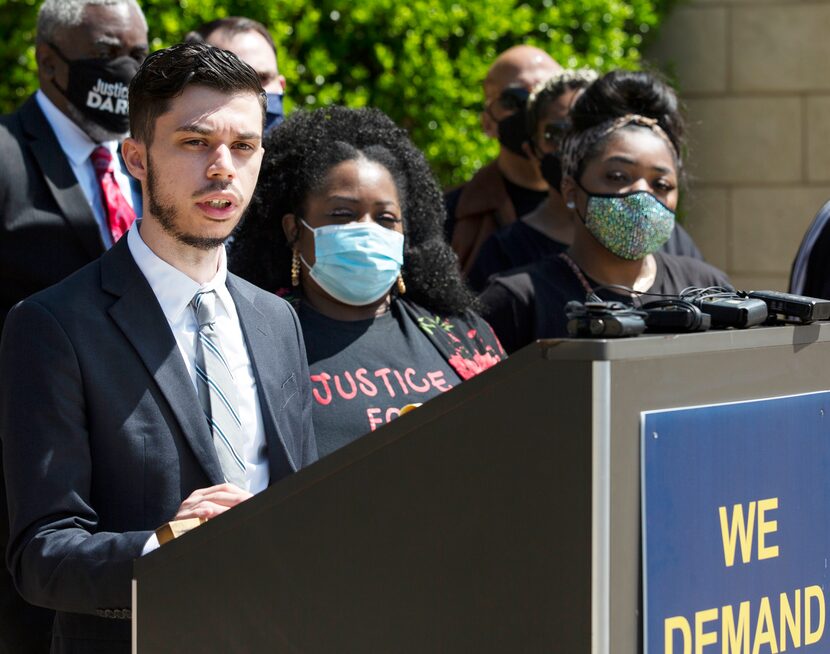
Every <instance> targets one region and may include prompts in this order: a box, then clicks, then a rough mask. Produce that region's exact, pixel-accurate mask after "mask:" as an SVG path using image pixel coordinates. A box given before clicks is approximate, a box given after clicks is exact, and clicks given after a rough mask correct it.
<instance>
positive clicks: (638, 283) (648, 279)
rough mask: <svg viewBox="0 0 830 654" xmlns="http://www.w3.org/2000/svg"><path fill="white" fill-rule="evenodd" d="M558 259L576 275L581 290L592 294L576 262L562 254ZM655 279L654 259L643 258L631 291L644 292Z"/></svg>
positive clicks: (655, 264) (655, 265) (655, 263)
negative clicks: (641, 268) (640, 269)
mask: <svg viewBox="0 0 830 654" xmlns="http://www.w3.org/2000/svg"><path fill="white" fill-rule="evenodd" d="M559 258H560V259H562V261H564V262H565V263H566V264H568V267H569V268H570V269H571V270H572V271H573V274H574V275H576V278H577V279H578V280H579V283H580V284H582V288H583V289H584V290H585V292H586V293H593V292H594V289H593V288H592V287H591V285H590V284H589V283H588V279H587V278H586V277H585V274H584V273H583V272H582V269H581V268H580V267H579V266H578V265H576V262H575V261H574V260H573V259H571V257H570V256H568V255H567V254H566V253H564V252H560V253H559ZM656 277H657V262H656V261H655V259H654V257H652V256H651V255H649V256H647V257H646V258H645V261H644V262H643V272H641V273H640V275H639V276H638V277H637V279H636V280H634V288H633V289H632V290H634V291H638V292H640V293H644V292H646V291H647V290H648V289H650V288H651V287H652V285H653V284H654V280H655V278H656Z"/></svg>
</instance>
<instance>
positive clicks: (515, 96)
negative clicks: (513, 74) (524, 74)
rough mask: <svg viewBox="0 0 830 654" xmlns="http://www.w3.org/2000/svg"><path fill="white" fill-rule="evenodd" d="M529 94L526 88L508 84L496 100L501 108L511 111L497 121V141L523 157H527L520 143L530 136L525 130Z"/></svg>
mask: <svg viewBox="0 0 830 654" xmlns="http://www.w3.org/2000/svg"><path fill="white" fill-rule="evenodd" d="M529 96H530V94H529V93H528V92H527V90H526V89H523V88H520V87H514V86H509V87H507V88H506V89H504V91H502V92H501V95H500V96H499V98H498V100H496V102H498V103H499V105H501V108H502V109H504V110H507V111H512V112H513V113H512V114H510V115H509V116H507V117H506V118H503V119H502V120H500V121H498V134H499V143H501V144H502V145H503V146H504V147H506V148H507V149H508V150H510V152H512V153H514V154H518V155H519V156H520V157H524V158H525V159H527V154H526V153H525V152H524V150H523V149H522V145H524V143H525V141H527V140H528V139H529V138H530V134H528V132H527V99H528V97H529ZM491 116H492V114H491Z"/></svg>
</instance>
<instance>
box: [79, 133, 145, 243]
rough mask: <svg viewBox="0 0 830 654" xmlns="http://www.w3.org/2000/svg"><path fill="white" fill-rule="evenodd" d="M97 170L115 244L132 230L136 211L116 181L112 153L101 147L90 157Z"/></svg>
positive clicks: (96, 174)
mask: <svg viewBox="0 0 830 654" xmlns="http://www.w3.org/2000/svg"><path fill="white" fill-rule="evenodd" d="M89 158H90V159H91V160H92V165H93V166H94V168H95V176H96V177H97V178H98V183H99V184H100V185H101V196H102V198H103V200H104V208H105V209H106V210H107V225H108V226H109V229H110V234H111V235H112V242H113V244H114V243H115V242H116V241H117V240H118V239H119V238H121V237H122V236H124V234H126V233H127V230H128V229H130V226H131V225H132V224H133V221H134V220H135V211H133V208H132V207H131V206H130V204H129V202H127V200H126V198H125V197H124V196H123V195H122V193H121V190H120V189H119V188H118V182H116V181H115V177H114V175H113V168H112V153H111V152H110V151H109V149H107V148H105V147H104V146H103V145H99V146H98V147H97V148H95V149H94V150H93V151H92V154H91V155H90V156H89Z"/></svg>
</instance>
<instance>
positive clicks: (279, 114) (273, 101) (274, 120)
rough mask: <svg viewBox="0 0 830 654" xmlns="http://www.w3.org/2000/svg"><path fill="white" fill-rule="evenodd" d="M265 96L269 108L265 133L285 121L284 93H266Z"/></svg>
mask: <svg viewBox="0 0 830 654" xmlns="http://www.w3.org/2000/svg"><path fill="white" fill-rule="evenodd" d="M265 96H266V98H267V99H268V108H267V109H266V112H265V132H269V131H271V129H273V128H274V127H276V126H277V125H279V124H280V123H282V121H283V120H285V112H284V111H283V106H282V93H266V94H265Z"/></svg>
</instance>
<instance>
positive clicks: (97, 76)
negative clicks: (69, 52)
mask: <svg viewBox="0 0 830 654" xmlns="http://www.w3.org/2000/svg"><path fill="white" fill-rule="evenodd" d="M49 45H50V47H51V48H52V49H53V50H54V51H55V53H56V54H57V55H58V56H59V57H60V58H61V59H62V60H63V61H64V62H66V64H67V66H68V67H69V82H68V84H67V87H66V88H65V89H62V88H60V87H59V86H58V85H57V84H55V88H57V89H58V90H59V91H60V92H61V93H62V94H63V96H64V97H65V98H66V99H67V100H68V101H69V102H70V103H72V105H73V106H74V107H75V108H77V109H78V111H80V112H81V114H82V115H83V116H84V117H85V118H88V119H89V120H90V121H92V122H93V123H95V124H96V125H100V126H101V127H103V128H104V129H105V130H107V131H108V132H113V133H116V134H126V133H127V132H128V131H129V129H130V117H129V113H128V112H129V107H128V103H127V92H128V88H129V85H130V80H132V78H133V77H135V74H136V72H137V71H138V66H139V64H138V62H137V61H136V60H135V59H133V58H132V57H129V56H127V55H124V56H123V57H117V58H115V59H67V58H66V57H65V56H64V55H63V53H62V52H61V51H60V50H59V49H58V48H57V47H55V46H54V45H53V44H51V43H50V44H49Z"/></svg>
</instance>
